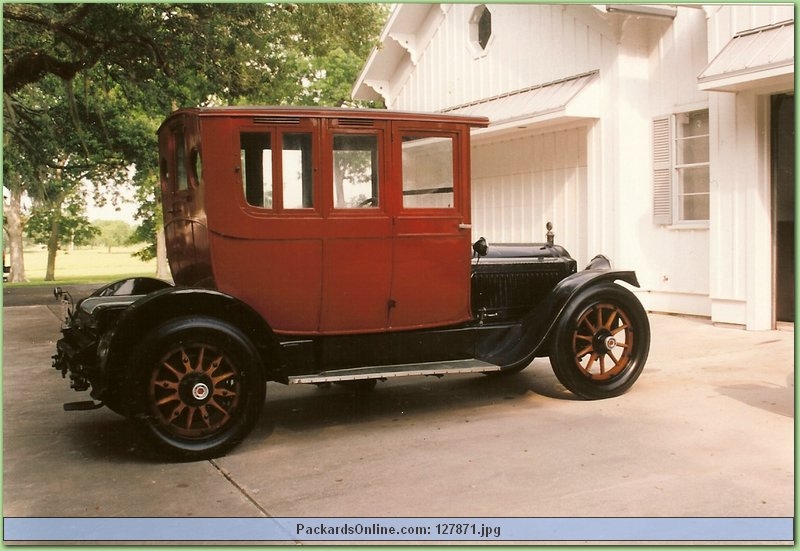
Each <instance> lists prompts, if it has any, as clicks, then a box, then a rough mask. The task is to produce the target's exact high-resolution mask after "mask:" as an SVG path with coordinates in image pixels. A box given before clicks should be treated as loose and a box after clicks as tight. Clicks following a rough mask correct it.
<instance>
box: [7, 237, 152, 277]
mask: <svg viewBox="0 0 800 551" xmlns="http://www.w3.org/2000/svg"><path fill="white" fill-rule="evenodd" d="M139 248H140V247H139V246H133V247H114V248H112V249H111V252H108V249H106V248H105V247H102V248H81V249H76V250H73V251H59V252H58V255H57V256H56V270H55V278H56V279H55V280H56V281H57V282H61V283H68V282H73V283H105V282H108V281H114V280H116V279H120V278H123V277H128V276H150V277H154V276H155V273H156V261H155V260H150V261H148V262H142V261H141V260H139V259H138V258H136V257H134V256H131V253H133V252H136V251H137V250H138V249H139ZM24 255H25V275H26V276H27V277H28V280H29V283H22V284H9V283H6V285H36V284H44V283H45V281H44V274H45V271H46V270H47V250H46V249H42V248H38V247H37V248H28V249H25V251H24ZM47 283H48V284H49V283H51V282H47Z"/></svg>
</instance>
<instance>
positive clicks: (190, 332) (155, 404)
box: [125, 316, 266, 460]
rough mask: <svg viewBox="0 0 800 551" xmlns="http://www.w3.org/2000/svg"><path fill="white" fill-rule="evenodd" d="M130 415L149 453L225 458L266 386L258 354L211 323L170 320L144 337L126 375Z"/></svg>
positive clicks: (233, 331)
mask: <svg viewBox="0 0 800 551" xmlns="http://www.w3.org/2000/svg"><path fill="white" fill-rule="evenodd" d="M125 384H126V386H127V387H128V389H129V390H130V395H129V396H130V398H129V400H130V401H129V410H128V411H129V412H130V416H131V418H132V420H133V421H134V422H135V424H136V425H137V427H138V428H139V429H140V431H141V432H142V434H143V435H144V437H145V438H146V439H147V440H148V441H149V442H150V443H152V444H153V445H154V446H155V448H156V449H157V450H158V451H160V452H162V453H164V454H166V455H168V456H171V457H175V458H178V459H182V460H200V459H210V458H213V457H218V456H220V455H224V454H225V453H227V452H228V451H230V450H231V449H232V448H233V447H235V446H236V445H237V444H239V443H240V442H241V441H242V440H243V439H244V437H245V436H247V434H248V433H249V432H250V431H251V430H252V428H253V426H254V425H255V423H256V421H257V420H258V417H259V415H260V413H261V410H262V409H263V405H264V398H265V396H266V382H265V380H264V373H263V369H262V367H261V365H260V362H259V356H258V352H257V351H256V349H255V347H254V346H253V344H252V343H251V342H250V341H249V339H248V338H247V337H246V336H245V335H244V333H242V332H241V331H240V330H239V329H237V328H236V327H234V326H232V325H230V324H228V323H226V322H223V321H220V320H217V319H214V318H210V317H201V316H197V317H181V318H175V319H172V320H169V321H167V322H165V323H163V324H162V325H160V326H158V327H156V328H155V329H153V330H152V331H151V332H150V333H149V334H147V335H146V336H145V338H144V339H143V340H142V342H141V343H140V345H139V346H137V348H136V351H135V352H134V354H133V356H132V357H131V359H130V361H129V363H128V366H127V371H126V383H125Z"/></svg>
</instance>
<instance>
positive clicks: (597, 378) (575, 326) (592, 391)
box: [550, 283, 650, 399]
mask: <svg viewBox="0 0 800 551" xmlns="http://www.w3.org/2000/svg"><path fill="white" fill-rule="evenodd" d="M649 349H650V324H649V322H648V320H647V313H646V312H645V311H644V308H643V307H642V305H641V304H640V303H639V301H638V300H637V298H636V297H635V296H634V295H633V294H632V293H631V292H630V291H628V290H627V289H624V288H623V287H620V286H619V285H616V284H613V283H610V284H600V285H595V286H593V287H591V288H589V289H587V290H585V291H582V292H581V293H580V294H579V295H578V296H577V297H574V298H573V299H571V301H570V303H569V304H568V306H567V307H566V309H565V311H564V313H563V314H562V316H561V317H560V318H559V321H558V324H557V326H556V330H555V334H554V337H553V343H552V347H551V350H552V351H551V355H550V363H551V365H552V366H553V371H554V373H555V374H556V377H558V380H559V381H560V382H561V383H562V384H563V385H564V386H565V387H566V388H567V389H568V390H570V391H571V392H572V393H574V394H576V395H578V396H581V397H582V398H587V399H599V398H611V397H614V396H619V395H620V394H622V393H624V392H626V391H627V390H628V389H629V388H630V387H631V386H632V385H633V383H634V382H636V379H638V378H639V375H640V374H641V372H642V369H643V368H644V364H645V361H646V360H647V355H648V352H649Z"/></svg>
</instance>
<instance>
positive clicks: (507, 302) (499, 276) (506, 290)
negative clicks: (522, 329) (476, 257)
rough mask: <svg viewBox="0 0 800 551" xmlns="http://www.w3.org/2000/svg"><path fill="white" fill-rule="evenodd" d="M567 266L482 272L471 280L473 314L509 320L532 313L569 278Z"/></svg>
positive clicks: (543, 266)
mask: <svg viewBox="0 0 800 551" xmlns="http://www.w3.org/2000/svg"><path fill="white" fill-rule="evenodd" d="M569 273H570V270H569V267H568V265H566V264H561V263H558V264H550V265H540V266H536V268H535V269H534V270H531V271H515V272H499V271H494V270H493V271H492V272H480V271H476V273H474V274H473V276H472V310H473V312H474V313H475V315H476V317H481V316H490V317H491V318H493V319H494V320H495V321H501V320H507V319H509V318H511V317H514V316H517V315H520V314H522V313H524V312H527V311H529V310H530V309H531V308H532V307H534V306H536V305H537V304H539V302H541V301H542V300H543V299H544V298H545V297H546V296H547V295H548V294H549V293H550V291H551V290H552V289H553V287H555V285H556V284H557V283H558V282H559V281H561V280H562V279H563V278H564V277H566V276H567V275H569Z"/></svg>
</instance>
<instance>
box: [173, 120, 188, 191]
mask: <svg viewBox="0 0 800 551" xmlns="http://www.w3.org/2000/svg"><path fill="white" fill-rule="evenodd" d="M175 169H176V170H175V174H176V176H177V182H176V184H177V189H178V191H184V190H187V189H189V177H188V175H187V173H186V136H184V133H183V129H182V128H181V129H180V130H178V131H177V132H175Z"/></svg>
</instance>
